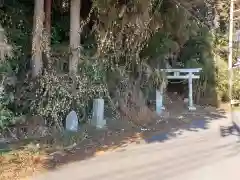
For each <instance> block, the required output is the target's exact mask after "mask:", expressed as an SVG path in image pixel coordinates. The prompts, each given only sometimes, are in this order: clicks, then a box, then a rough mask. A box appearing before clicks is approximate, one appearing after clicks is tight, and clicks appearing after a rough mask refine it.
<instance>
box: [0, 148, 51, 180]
mask: <svg viewBox="0 0 240 180" xmlns="http://www.w3.org/2000/svg"><path fill="white" fill-rule="evenodd" d="M46 160H47V155H46V154H45V153H44V152H43V151H35V150H31V149H24V150H16V151H12V152H10V153H7V154H2V155H0V164H1V168H0V180H9V179H11V180H19V179H26V178H27V177H29V176H31V175H33V174H34V173H37V172H41V171H44V170H45V168H44V164H45V161H46Z"/></svg>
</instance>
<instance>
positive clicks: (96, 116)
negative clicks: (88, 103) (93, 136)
mask: <svg viewBox="0 0 240 180" xmlns="http://www.w3.org/2000/svg"><path fill="white" fill-rule="evenodd" d="M91 124H92V125H93V126H95V127H96V128H99V129H101V128H104V127H105V126H106V120H105V119H104V100H103V99H95V100H94V102H93V115H92V122H91Z"/></svg>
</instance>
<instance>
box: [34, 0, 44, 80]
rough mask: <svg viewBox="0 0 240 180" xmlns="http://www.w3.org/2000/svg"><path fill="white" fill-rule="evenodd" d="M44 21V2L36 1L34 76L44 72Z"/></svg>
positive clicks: (42, 0) (41, 0)
mask: <svg viewBox="0 0 240 180" xmlns="http://www.w3.org/2000/svg"><path fill="white" fill-rule="evenodd" d="M43 19H44V0H35V7H34V21H33V40H32V76H33V77H37V76H38V75H39V74H40V73H41V72H42V50H43V48H42V44H43V43H42V35H43Z"/></svg>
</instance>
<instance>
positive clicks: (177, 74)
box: [156, 68, 202, 114]
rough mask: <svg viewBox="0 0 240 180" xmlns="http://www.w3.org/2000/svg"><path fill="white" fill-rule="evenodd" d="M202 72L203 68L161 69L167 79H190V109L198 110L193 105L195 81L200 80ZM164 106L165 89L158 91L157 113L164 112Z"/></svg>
mask: <svg viewBox="0 0 240 180" xmlns="http://www.w3.org/2000/svg"><path fill="white" fill-rule="evenodd" d="M201 70H202V68H195V69H161V71H163V72H165V73H166V76H167V79H188V98H189V101H188V103H189V104H188V109H189V110H196V107H195V106H194V105H193V89H192V86H193V79H199V78H200V76H199V75H198V74H197V73H199V72H200V71H201ZM164 109H165V108H164V106H163V88H161V89H160V90H156V112H157V113H158V114H161V112H162V110H164Z"/></svg>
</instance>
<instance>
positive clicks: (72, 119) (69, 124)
mask: <svg viewBox="0 0 240 180" xmlns="http://www.w3.org/2000/svg"><path fill="white" fill-rule="evenodd" d="M65 128H66V130H68V131H75V132H76V131H78V117H77V113H76V112H75V111H71V112H70V113H69V114H68V115H67V117H66V127H65Z"/></svg>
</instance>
